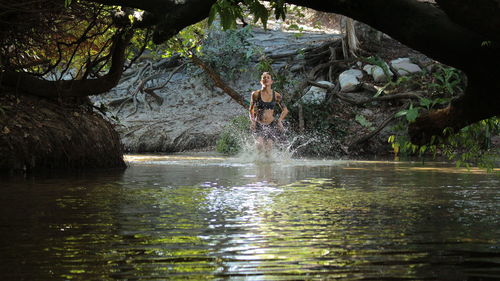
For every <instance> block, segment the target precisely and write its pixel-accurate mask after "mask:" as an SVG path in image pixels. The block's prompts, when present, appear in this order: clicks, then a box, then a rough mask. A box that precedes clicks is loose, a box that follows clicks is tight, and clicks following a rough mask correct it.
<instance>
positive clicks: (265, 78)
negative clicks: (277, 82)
mask: <svg viewBox="0 0 500 281" xmlns="http://www.w3.org/2000/svg"><path fill="white" fill-rule="evenodd" d="M260 84H262V86H271V85H272V84H273V79H272V78H271V75H270V74H268V73H264V74H262V76H261V77H260Z"/></svg>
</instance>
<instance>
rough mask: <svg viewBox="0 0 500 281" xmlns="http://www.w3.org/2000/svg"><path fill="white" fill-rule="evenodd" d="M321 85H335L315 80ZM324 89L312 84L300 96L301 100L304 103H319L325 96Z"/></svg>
mask: <svg viewBox="0 0 500 281" xmlns="http://www.w3.org/2000/svg"><path fill="white" fill-rule="evenodd" d="M317 83H319V84H321V85H326V86H328V87H332V88H333V87H334V86H335V85H334V84H333V83H331V82H329V81H317ZM326 92H327V90H326V89H323V88H320V87H316V86H312V87H311V88H310V89H309V91H307V93H306V94H305V95H303V96H302V102H303V103H304V104H321V103H322V102H323V101H324V100H325V97H326Z"/></svg>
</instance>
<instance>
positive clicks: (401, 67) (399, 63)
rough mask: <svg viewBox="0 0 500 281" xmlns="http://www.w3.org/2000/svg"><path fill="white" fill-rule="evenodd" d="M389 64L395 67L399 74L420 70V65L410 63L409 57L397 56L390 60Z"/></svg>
mask: <svg viewBox="0 0 500 281" xmlns="http://www.w3.org/2000/svg"><path fill="white" fill-rule="evenodd" d="M390 63H391V66H392V67H393V68H394V69H396V71H397V72H398V74H399V75H408V74H410V73H415V72H421V71H422V69H421V68H420V66H418V65H416V64H414V63H411V62H410V59H409V58H399V59H395V60H392V61H391V62H390Z"/></svg>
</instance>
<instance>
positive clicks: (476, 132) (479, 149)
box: [388, 65, 500, 169]
mask: <svg viewBox="0 0 500 281" xmlns="http://www.w3.org/2000/svg"><path fill="white" fill-rule="evenodd" d="M414 77H417V78H418V79H416V80H415V81H416V82H418V84H419V86H420V88H421V89H422V90H424V91H425V92H427V93H429V95H428V96H426V97H420V99H419V103H418V104H413V103H410V104H409V106H408V108H406V109H404V110H401V111H399V112H397V113H396V115H395V117H403V116H404V117H405V118H404V119H402V120H400V122H399V123H398V124H397V125H396V126H395V127H394V128H393V129H394V130H395V131H396V132H397V133H396V134H395V135H392V136H390V137H389V139H388V142H389V143H391V146H392V148H393V151H394V154H395V155H398V154H401V155H404V156H410V155H418V156H419V157H423V156H425V155H427V154H429V153H430V154H432V155H433V156H434V157H435V156H436V155H437V154H439V155H444V156H446V157H447V158H448V159H449V160H454V161H455V163H456V164H457V166H461V165H464V166H466V167H469V166H470V165H478V166H480V167H484V168H487V169H491V168H492V167H494V165H495V161H498V159H495V158H496V157H498V151H491V143H490V139H491V136H493V135H495V134H498V133H500V125H499V119H498V118H490V119H486V120H483V121H480V122H478V123H476V124H472V125H470V126H467V127H465V128H462V129H461V130H460V131H458V132H455V133H453V132H452V131H451V130H449V129H447V130H445V132H444V135H445V136H447V137H446V138H437V137H433V138H432V139H433V141H432V143H431V144H429V145H422V146H419V145H415V144H413V143H411V142H410V140H409V138H408V136H407V135H406V133H405V131H406V129H407V128H408V124H409V123H411V122H414V121H415V120H416V118H417V117H418V115H419V113H420V112H421V111H424V110H431V109H435V108H436V107H441V106H444V105H446V104H448V103H449V102H450V100H451V98H452V97H453V96H456V95H457V94H459V93H461V92H462V91H463V81H462V79H461V74H460V72H459V71H458V70H457V69H455V68H451V67H445V66H441V65H438V66H437V70H436V71H434V72H432V75H431V76H430V77H431V80H430V81H426V80H425V79H422V77H418V76H414ZM419 79H420V80H419ZM402 83H406V81H402Z"/></svg>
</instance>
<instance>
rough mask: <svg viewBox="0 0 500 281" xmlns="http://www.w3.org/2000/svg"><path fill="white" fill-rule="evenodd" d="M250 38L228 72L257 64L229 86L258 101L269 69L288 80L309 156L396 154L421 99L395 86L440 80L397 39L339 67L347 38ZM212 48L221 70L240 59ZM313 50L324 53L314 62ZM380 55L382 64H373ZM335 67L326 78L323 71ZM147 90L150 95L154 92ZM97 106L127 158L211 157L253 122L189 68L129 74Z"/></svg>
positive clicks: (283, 82)
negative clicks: (410, 110)
mask: <svg viewBox="0 0 500 281" xmlns="http://www.w3.org/2000/svg"><path fill="white" fill-rule="evenodd" d="M249 34H250V35H249V36H248V34H247V38H245V44H244V45H242V48H245V50H246V52H247V53H238V54H235V55H233V58H231V59H232V60H230V61H227V64H228V65H229V64H232V63H233V62H234V60H238V59H241V58H239V57H238V56H242V57H243V56H248V59H247V60H246V61H245V62H243V63H240V64H235V65H237V67H233V68H238V72H237V74H236V75H227V74H226V75H225V76H224V74H222V75H221V78H222V79H223V80H224V81H225V82H226V83H227V85H228V86H230V87H231V88H232V89H234V90H235V91H236V92H238V93H240V94H241V95H242V96H244V97H245V99H246V100H247V101H248V100H249V96H250V93H251V91H253V90H255V89H259V88H260V84H259V75H260V73H261V71H262V69H264V66H267V67H269V68H271V69H272V70H273V71H274V72H275V73H276V76H279V77H275V78H274V79H275V85H277V83H279V84H280V87H281V89H280V91H281V92H282V93H283V94H284V96H285V99H286V100H287V103H288V106H289V108H290V109H291V114H290V117H289V118H288V119H289V129H290V132H293V133H292V134H294V135H301V136H302V141H300V143H298V144H297V145H301V143H302V144H303V143H306V142H308V141H307V140H305V138H313V137H314V138H315V141H311V142H308V144H307V145H306V146H305V147H304V148H302V151H303V153H305V154H317V155H331V156H336V157H342V156H349V157H354V156H360V155H361V156H363V155H365V156H366V155H375V154H376V155H381V154H389V153H391V151H392V149H391V147H390V145H389V144H388V143H387V139H388V137H389V136H391V135H394V134H395V131H394V130H395V129H394V126H395V125H397V120H396V118H394V115H395V114H396V113H397V112H398V111H401V110H404V109H405V108H406V107H407V106H408V104H411V103H412V102H411V101H412V99H413V101H416V102H418V99H419V97H421V95H420V94H421V93H420V92H418V91H416V90H415V89H416V87H413V88H412V86H411V83H410V84H408V83H406V84H405V85H403V86H401V85H399V84H398V83H399V82H397V83H393V84H394V85H388V84H387V83H388V82H390V81H399V80H398V79H399V78H400V77H405V76H408V75H414V74H415V73H422V72H423V71H427V72H429V71H432V68H433V67H434V66H435V65H437V63H436V62H434V61H432V60H430V59H428V58H426V57H425V56H423V55H421V54H420V53H418V52H416V51H414V50H411V49H409V48H407V47H405V46H403V45H401V44H399V43H397V42H396V41H394V40H392V39H390V38H388V37H382V40H381V41H379V42H378V43H376V44H375V43H374V44H371V43H370V44H365V45H364V46H363V49H364V50H365V51H364V53H363V56H361V57H359V58H348V59H341V60H339V59H337V58H335V56H336V54H338V53H339V52H341V37H340V36H339V35H338V34H336V33H315V32H302V33H300V34H299V33H291V32H283V31H281V30H267V31H264V30H262V29H259V28H252V29H251V32H249ZM218 36H225V35H224V34H222V35H220V34H219V35H218ZM220 42H221V41H219V44H220ZM210 47H212V49H217V50H219V49H220V52H221V53H220V59H221V60H224V59H225V60H227V58H224V56H231V54H227V53H224V50H225V49H224V48H222V47H221V46H206V48H207V52H208V50H209V49H210ZM233 47H234V46H233ZM311 50H314V52H317V53H308V52H311ZM248 53H250V54H248ZM373 55H375V56H374V57H376V58H377V59H376V60H373V59H372V60H371V61H370V60H367V57H370V58H373V57H372V56H373ZM325 58H326V63H325V61H324V60H325ZM266 64H267V65H266ZM325 64H327V66H326V70H325V67H323V68H321V67H322V66H323V65H325ZM328 67H329V69H328ZM148 71H149V72H148ZM229 76H231V77H229ZM417 76H418V75H417ZM145 77H154V79H149V80H148V79H146V78H145ZM419 79H420V78H419ZM278 80H279V81H278ZM400 80H404V79H400ZM141 81H142V82H141ZM145 81H146V82H147V83H149V84H150V85H149V86H145V83H146V82H145ZM389 84H390V83H389ZM407 84H408V85H407ZM158 85H161V87H160V86H158ZM387 86H390V87H387ZM141 87H142V88H141ZM146 87H149V89H154V92H153V93H154V94H150V92H148V91H143V89H144V88H146ZM275 88H276V87H275ZM391 88H392V89H391ZM384 91H385V92H384ZM381 93H384V96H385V97H382V96H381ZM386 94H387V95H386ZM389 94H390V95H392V97H390V96H389ZM93 102H94V103H95V105H96V106H104V107H106V110H107V111H108V112H109V113H108V117H110V120H112V121H113V122H114V123H115V124H116V128H117V130H118V132H119V134H120V138H121V141H122V143H123V146H124V149H125V151H127V152H179V151H186V150H200V149H202V150H203V149H205V150H210V149H213V148H214V145H215V143H216V140H217V138H218V137H219V136H220V135H221V133H222V132H223V130H224V128H225V126H226V125H227V124H229V121H230V120H231V119H233V118H235V117H238V116H245V115H246V114H247V109H246V108H244V107H242V106H241V105H240V104H238V103H237V102H235V100H233V99H231V98H230V97H229V96H228V95H227V94H226V93H224V91H222V90H221V89H219V88H217V87H215V86H214V84H213V83H212V81H210V79H208V78H207V76H206V75H204V73H203V72H202V71H201V70H200V69H199V68H197V66H195V65H193V64H191V63H190V62H189V61H186V60H184V61H182V62H180V61H177V62H176V63H172V59H170V61H169V59H163V60H154V59H144V60H143V61H142V62H141V63H139V64H137V65H136V66H135V68H133V69H130V70H129V71H128V72H127V73H125V76H124V79H122V82H121V83H120V84H119V85H118V86H117V87H116V88H115V89H113V91H111V92H109V93H108V94H105V95H100V96H98V97H94V98H93ZM323 113H325V114H326V115H325V114H323ZM322 114H323V115H324V116H322ZM320 115H321V116H320ZM318 128H319V129H318ZM318 136H320V137H318Z"/></svg>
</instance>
